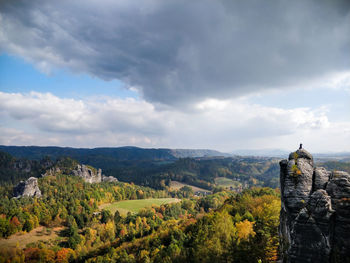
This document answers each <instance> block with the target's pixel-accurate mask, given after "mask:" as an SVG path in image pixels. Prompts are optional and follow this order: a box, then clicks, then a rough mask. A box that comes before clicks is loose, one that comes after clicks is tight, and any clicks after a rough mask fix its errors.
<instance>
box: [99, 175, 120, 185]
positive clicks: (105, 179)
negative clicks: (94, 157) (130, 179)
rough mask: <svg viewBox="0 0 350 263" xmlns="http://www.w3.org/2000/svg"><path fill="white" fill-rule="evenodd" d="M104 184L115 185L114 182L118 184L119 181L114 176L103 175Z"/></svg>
mask: <svg viewBox="0 0 350 263" xmlns="http://www.w3.org/2000/svg"><path fill="white" fill-rule="evenodd" d="M102 182H108V183H113V182H118V179H117V178H115V177H113V176H105V175H102Z"/></svg>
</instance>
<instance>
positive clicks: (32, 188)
mask: <svg viewBox="0 0 350 263" xmlns="http://www.w3.org/2000/svg"><path fill="white" fill-rule="evenodd" d="M13 192H14V196H15V197H16V198H20V197H24V196H27V197H41V191H40V189H39V186H38V178H35V177H30V178H28V180H26V181H21V182H20V183H19V184H18V185H16V186H15V188H14V189H13Z"/></svg>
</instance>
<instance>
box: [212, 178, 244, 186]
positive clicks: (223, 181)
mask: <svg viewBox="0 0 350 263" xmlns="http://www.w3.org/2000/svg"><path fill="white" fill-rule="evenodd" d="M215 184H217V185H218V186H222V187H227V188H229V187H231V186H232V187H238V186H239V185H240V184H241V183H240V182H237V181H234V180H232V179H230V178H226V177H218V178H215Z"/></svg>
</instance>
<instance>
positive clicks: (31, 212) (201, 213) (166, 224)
mask: <svg viewBox="0 0 350 263" xmlns="http://www.w3.org/2000/svg"><path fill="white" fill-rule="evenodd" d="M2 156H3V160H5V161H3V162H2V165H3V166H4V167H5V168H6V169H7V170H6V169H4V170H3V171H10V172H11V173H10V175H11V176H10V177H11V178H12V179H11V180H7V179H8V178H7V177H6V173H3V175H2V177H1V180H2V186H1V187H0V194H1V199H0V236H1V238H8V237H12V236H13V235H14V234H16V233H17V234H18V233H22V234H25V233H31V231H32V230H33V229H35V228H36V227H38V226H43V227H45V229H46V230H47V231H51V229H54V228H56V227H61V228H62V230H61V231H60V233H59V234H58V237H57V238H54V239H51V240H48V241H47V240H46V241H36V242H32V243H28V244H27V245H26V246H25V248H23V249H22V248H20V247H18V246H17V247H1V248H0V250H1V251H0V262H180V261H182V262H213V261H215V262H257V260H262V262H270V261H271V260H274V259H276V257H277V246H278V238H277V225H278V215H279V209H280V203H279V192H278V191H276V190H272V189H270V188H252V189H250V190H244V191H243V192H242V193H240V194H238V193H236V192H234V191H228V190H224V189H222V188H214V191H213V194H211V195H207V196H202V197H198V196H195V195H194V193H193V191H192V189H191V188H190V187H187V186H185V187H183V188H181V189H179V190H173V189H170V188H169V187H167V186H166V185H165V187H164V188H163V189H158V190H157V189H154V188H150V187H145V186H139V185H136V184H134V183H123V182H101V183H93V184H90V183H87V182H84V181H83V179H82V178H80V177H78V176H73V175H72V173H71V170H72V169H73V168H74V167H75V166H76V165H77V164H78V162H77V161H75V160H73V159H70V158H59V159H57V160H56V161H52V160H51V159H50V158H45V159H43V160H41V161H28V160H24V159H21V160H18V159H15V158H13V157H11V156H10V155H8V154H3V155H2ZM6 158H7V159H6ZM207 161H208V163H205V164H206V166H203V167H202V166H201V164H200V165H198V162H199V161H197V160H193V159H180V160H179V162H180V164H181V165H177V164H175V163H172V164H171V165H172V166H171V167H170V168H171V169H174V171H175V173H174V175H171V176H174V177H172V178H173V179H177V180H181V178H179V177H176V174H179V173H178V171H183V170H184V169H185V170H186V171H200V170H201V169H202V171H203V177H204V174H210V173H211V172H208V173H205V170H208V169H213V171H218V170H220V169H219V168H222V166H221V165H222V164H220V163H216V162H214V163H213V167H212V168H211V165H209V162H210V161H211V160H207ZM18 162H22V163H26V162H29V164H30V167H38V169H37V170H35V169H26V167H28V166H22V168H23V169H22V168H21V169H17V168H16V169H15V167H17V166H16V165H13V164H14V163H18ZM222 162H225V159H223V160H222ZM216 164H218V167H215V165H216ZM44 167H49V168H50V169H51V168H52V167H54V168H59V169H58V170H56V171H58V172H55V173H54V174H52V175H47V176H44V177H41V174H42V173H43V172H44V171H45V168H44ZM179 167H180V168H179ZM222 172H223V173H228V174H229V173H230V172H228V171H224V170H223V171H222ZM34 174H36V176H37V177H39V178H38V185H39V188H40V190H41V193H42V196H41V197H40V198H32V197H21V198H13V187H14V184H13V183H12V182H13V181H18V180H19V179H25V178H28V177H29V176H32V175H34ZM222 175H223V174H220V176H222ZM161 197H176V198H181V202H177V203H169V204H164V205H161V206H152V207H146V208H144V209H141V210H140V211H139V212H137V213H128V214H127V215H126V216H122V215H121V214H120V213H119V211H118V210H117V211H116V212H115V213H114V214H112V213H111V212H110V210H103V209H102V210H101V209H100V205H101V204H105V203H113V202H116V201H121V200H136V199H146V198H161Z"/></svg>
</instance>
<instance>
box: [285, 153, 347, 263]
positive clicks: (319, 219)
mask: <svg viewBox="0 0 350 263" xmlns="http://www.w3.org/2000/svg"><path fill="white" fill-rule="evenodd" d="M280 169H281V172H280V183H281V199H282V207H281V215H280V229H279V232H280V245H281V253H282V256H283V262H350V175H349V174H348V173H346V172H339V171H333V172H329V171H327V170H326V169H325V168H321V167H315V166H314V161H313V157H312V155H311V154H310V153H308V152H307V151H306V150H304V149H302V148H301V149H299V150H297V151H295V152H293V153H291V154H290V155H289V158H288V160H282V161H281V162H280Z"/></svg>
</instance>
